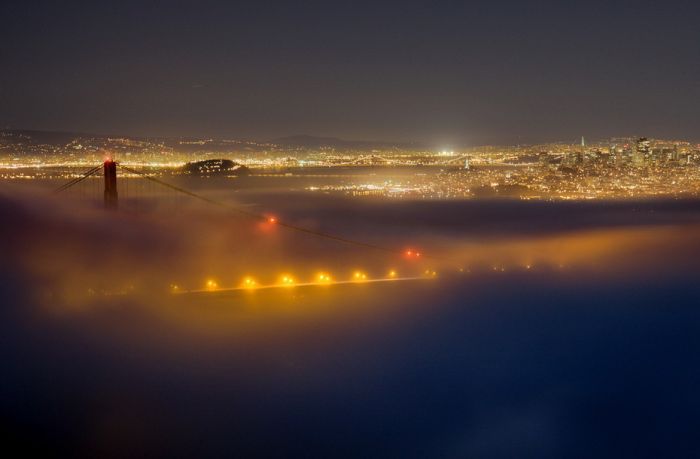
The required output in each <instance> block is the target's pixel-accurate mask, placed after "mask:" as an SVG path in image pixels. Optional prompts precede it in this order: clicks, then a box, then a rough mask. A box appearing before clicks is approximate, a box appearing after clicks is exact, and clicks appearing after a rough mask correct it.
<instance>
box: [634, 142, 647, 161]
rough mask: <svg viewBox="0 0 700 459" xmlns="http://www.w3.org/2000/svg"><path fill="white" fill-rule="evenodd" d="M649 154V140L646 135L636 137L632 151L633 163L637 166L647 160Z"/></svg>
mask: <svg viewBox="0 0 700 459" xmlns="http://www.w3.org/2000/svg"><path fill="white" fill-rule="evenodd" d="M650 155H651V142H650V141H649V139H647V138H646V137H640V138H639V139H637V148H636V150H635V152H634V164H635V165H637V166H639V165H642V164H644V163H646V162H648V161H649V158H650Z"/></svg>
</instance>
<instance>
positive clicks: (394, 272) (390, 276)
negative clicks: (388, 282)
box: [389, 269, 396, 279]
mask: <svg viewBox="0 0 700 459" xmlns="http://www.w3.org/2000/svg"><path fill="white" fill-rule="evenodd" d="M395 277H396V271H394V270H393V269H392V270H391V271H389V279H394V278H395Z"/></svg>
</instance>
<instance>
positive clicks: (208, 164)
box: [181, 159, 250, 176]
mask: <svg viewBox="0 0 700 459" xmlns="http://www.w3.org/2000/svg"><path fill="white" fill-rule="evenodd" d="M181 170H182V172H183V173H185V174H193V175H238V176H244V175H248V173H249V172H250V169H248V168H247V167H246V166H243V165H242V164H238V163H235V162H233V161H231V160H228V159H207V160H205V161H195V162H191V163H187V164H185V165H184V166H182V169H181Z"/></svg>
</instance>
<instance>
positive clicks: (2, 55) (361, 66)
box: [0, 1, 700, 146]
mask: <svg viewBox="0 0 700 459" xmlns="http://www.w3.org/2000/svg"><path fill="white" fill-rule="evenodd" d="M0 17H1V18H2V21H1V26H0V62H2V66H1V71H0V126H2V127H11V128H26V129H50V130H69V131H80V132H95V133H115V134H130V135H149V136H160V135H167V136H180V135H194V136H215V137H223V138H257V139H274V138H276V137H280V136H286V135H295V134H311V135H322V136H337V137H343V138H348V139H377V140H380V139H381V140H392V141H419V142H425V143H427V144H429V145H434V146H461V145H478V144H484V143H519V142H522V143H527V142H540V141H554V140H571V141H573V140H574V139H575V138H577V137H580V136H582V135H585V136H586V137H587V138H590V139H595V138H603V137H608V136H616V135H645V136H650V137H662V138H668V137H674V138H675V137H682V138H686V139H698V138H700V135H698V132H697V120H698V116H699V115H700V103H699V102H700V59H699V58H698V57H699V56H700V27H699V26H698V17H700V4H699V3H698V2H697V1H677V2H673V1H665V2H661V1H655V2H647V1H634V2H632V1H630V2H614V1H613V2H611V1H600V2H598V1H586V2H563V1H562V2H532V1H530V2H526V1H472V2H466V1H465V2H443V3H439V4H438V3H437V2H428V1H426V2H412V1H402V2H362V1H353V2H351V1H346V2H330V1H326V2H266V1H256V2H201V1H200V2H165V1H162V2H148V1H142V2H109V3H108V2H38V1H34V2H32V1H5V2H2V5H0Z"/></svg>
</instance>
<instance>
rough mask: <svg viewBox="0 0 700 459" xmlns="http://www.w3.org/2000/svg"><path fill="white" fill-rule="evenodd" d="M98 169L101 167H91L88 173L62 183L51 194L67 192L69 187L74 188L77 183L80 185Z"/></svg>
mask: <svg viewBox="0 0 700 459" xmlns="http://www.w3.org/2000/svg"><path fill="white" fill-rule="evenodd" d="M100 169H102V165H99V166H96V167H93V168H92V169H90V170H89V171H86V172H84V173H83V174H82V175H81V176H79V177H76V178H74V179H72V180H70V181H68V182H66V183H64V184H63V185H61V186H59V187H58V188H56V189H55V190H53V194H58V193H60V192H62V191H65V190H67V189H68V188H71V187H72V186H74V185H77V184H78V183H80V182H82V181H83V180H85V179H86V178H88V177H90V176H91V175H93V174H94V173H96V172H97V171H99V170H100Z"/></svg>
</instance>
